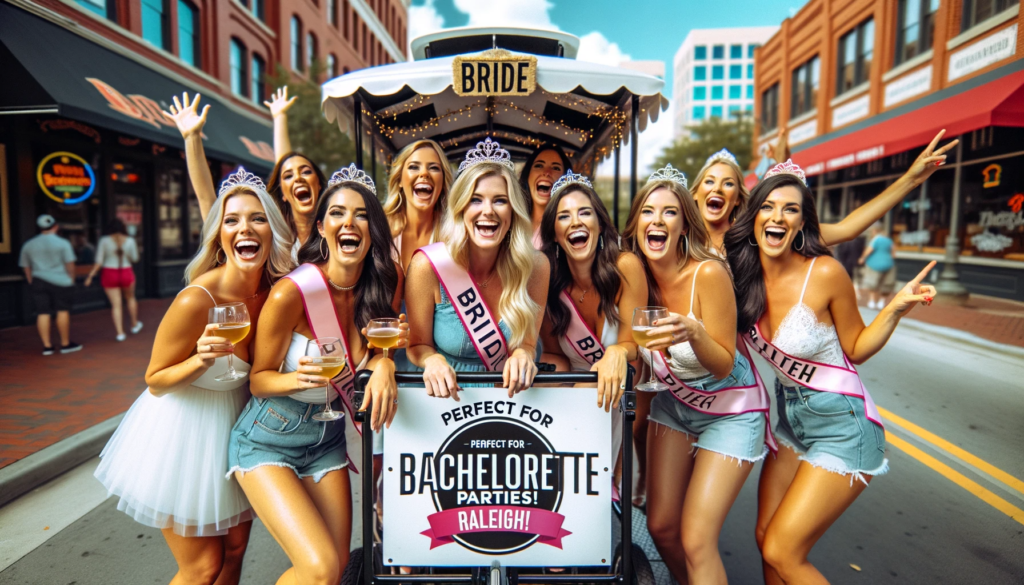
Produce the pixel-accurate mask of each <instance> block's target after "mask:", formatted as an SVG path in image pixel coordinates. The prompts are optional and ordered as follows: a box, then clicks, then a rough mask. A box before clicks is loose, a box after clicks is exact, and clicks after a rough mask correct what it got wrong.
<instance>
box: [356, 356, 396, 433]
mask: <svg viewBox="0 0 1024 585" xmlns="http://www.w3.org/2000/svg"><path fill="white" fill-rule="evenodd" d="M367 399H369V402H367ZM367 406H370V407H371V410H370V418H369V421H370V428H372V429H373V431H374V432H375V433H376V432H380V430H381V428H383V427H385V426H387V427H388V428H390V427H391V421H393V420H395V414H396V413H397V412H398V385H397V384H396V383H395V363H394V362H393V361H391V360H380V361H379V362H377V365H376V367H374V368H373V374H371V375H370V381H369V382H368V383H367V384H366V398H363V405H362V406H360V407H359V412H366V407H367Z"/></svg>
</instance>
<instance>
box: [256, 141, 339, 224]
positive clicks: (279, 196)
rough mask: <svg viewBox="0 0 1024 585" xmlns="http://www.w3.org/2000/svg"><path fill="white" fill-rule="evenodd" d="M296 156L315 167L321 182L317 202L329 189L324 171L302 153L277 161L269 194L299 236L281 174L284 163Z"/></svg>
mask: <svg viewBox="0 0 1024 585" xmlns="http://www.w3.org/2000/svg"><path fill="white" fill-rule="evenodd" d="M296 156H301V157H302V158H304V159H306V162H308V163H309V166H311V167H313V172H314V173H316V178H317V179H319V181H320V192H319V193H317V201H319V200H320V199H319V198H320V197H323V195H324V189H326V188H327V177H325V176H324V172H323V170H321V169H320V167H319V166H317V164H316V163H315V162H313V160H312V159H310V158H309V157H308V156H306V155H304V154H302V153H301V152H295V151H292V152H289V153H287V154H285V155H284V156H282V157H281V160H279V161H277V164H275V165H274V170H272V171H270V177H269V178H268V179H267V193H270V196H271V197H273V198H274V201H277V207H278V208H279V209H280V210H281V215H283V216H284V220H285V221H287V222H288V227H290V228H291V230H292V233H295V234H296V235H297V232H296V230H295V218H294V217H292V206H291V205H288V202H287V201H285V200H284V193H283V192H281V173H282V171H283V169H284V163H286V162H288V159H291V158H293V157H296Z"/></svg>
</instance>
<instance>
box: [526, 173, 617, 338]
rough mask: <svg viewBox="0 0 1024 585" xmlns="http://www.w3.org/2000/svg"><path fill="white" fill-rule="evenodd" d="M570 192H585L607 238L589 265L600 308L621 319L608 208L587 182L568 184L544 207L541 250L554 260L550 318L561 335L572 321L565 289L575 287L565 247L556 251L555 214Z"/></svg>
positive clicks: (613, 229)
mask: <svg viewBox="0 0 1024 585" xmlns="http://www.w3.org/2000/svg"><path fill="white" fill-rule="evenodd" d="M570 193H583V194H585V195H586V196H587V197H588V198H589V199H590V205H591V207H593V208H594V213H596V214H597V223H598V225H599V227H600V231H599V232H598V235H599V236H600V237H601V238H603V239H604V247H603V248H601V247H600V246H599V247H598V248H597V256H596V257H595V258H594V263H593V264H592V265H591V267H590V278H591V279H592V280H593V286H594V290H595V291H596V292H597V294H598V296H599V297H600V298H601V304H600V311H601V314H602V315H604V316H605V317H606V318H608V317H611V318H614V319H615V320H617V321H620V322H621V319H620V316H619V308H618V306H617V305H616V304H615V297H616V296H617V295H618V294H619V287H620V285H621V284H622V273H620V272H619V268H618V265H617V263H618V260H619V254H620V250H619V235H618V234H617V233H616V232H615V227H614V225H613V224H612V220H611V218H610V217H609V216H608V211H607V210H605V208H604V204H603V203H602V202H601V199H600V198H599V197H598V196H597V193H595V192H594V190H593V189H591V188H589V187H586V186H585V185H579V184H574V185H569V186H568V187H566V188H564V189H562V190H561V191H559V192H558V193H557V194H556V195H555V196H554V197H552V198H551V201H550V202H549V203H548V206H547V208H545V209H544V216H543V217H542V218H541V220H540V237H541V240H542V241H543V242H544V244H543V246H542V247H541V252H543V253H544V255H545V256H547V258H548V262H550V263H551V284H550V285H549V286H548V306H547V312H548V317H549V318H550V319H551V325H552V330H553V332H554V334H555V335H556V336H558V337H561V336H563V335H565V332H566V330H568V329H569V321H570V320H571V318H572V315H571V314H570V312H569V309H568V308H566V306H565V305H564V304H562V300H561V294H562V291H564V290H567V289H568V288H569V287H571V286H572V272H571V271H570V270H569V261H568V260H567V258H566V256H567V255H566V253H565V251H564V250H562V252H561V253H560V254H559V255H557V256H556V255H555V251H556V250H557V249H558V248H559V245H558V242H557V241H555V217H556V216H557V215H558V202H559V201H561V200H562V198H563V197H565V196H566V195H569V194H570Z"/></svg>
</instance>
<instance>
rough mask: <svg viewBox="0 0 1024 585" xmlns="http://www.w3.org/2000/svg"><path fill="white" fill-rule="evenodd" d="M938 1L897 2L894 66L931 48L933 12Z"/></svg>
mask: <svg viewBox="0 0 1024 585" xmlns="http://www.w3.org/2000/svg"><path fill="white" fill-rule="evenodd" d="M938 9H939V0H899V4H898V5H897V7H896V58H895V59H894V63H893V64H894V65H899V64H900V63H903V62H904V61H907V60H909V59H913V58H914V57H915V56H917V55H920V54H921V53H924V52H925V51H927V50H928V49H931V48H932V32H933V31H934V29H935V11H936V10H938Z"/></svg>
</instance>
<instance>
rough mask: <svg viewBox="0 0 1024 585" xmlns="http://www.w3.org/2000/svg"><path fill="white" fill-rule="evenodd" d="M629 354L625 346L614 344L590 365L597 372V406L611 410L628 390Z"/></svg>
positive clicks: (607, 410) (606, 410)
mask: <svg viewBox="0 0 1024 585" xmlns="http://www.w3.org/2000/svg"><path fill="white" fill-rule="evenodd" d="M628 354H629V351H628V350H626V349H625V348H623V347H621V346H618V345H613V346H611V347H609V348H608V349H607V350H605V352H604V357H602V358H601V359H599V360H598V361H597V363H596V364H594V365H593V366H591V367H590V371H591V372H597V407H598V408H603V409H604V411H605V412H611V410H612V408H614V407H615V405H616V404H618V403H619V399H620V398H622V393H623V392H625V391H626V368H627V367H629V364H628V363H627V361H626V357H627V356H628Z"/></svg>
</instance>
